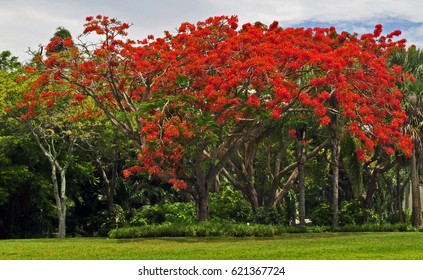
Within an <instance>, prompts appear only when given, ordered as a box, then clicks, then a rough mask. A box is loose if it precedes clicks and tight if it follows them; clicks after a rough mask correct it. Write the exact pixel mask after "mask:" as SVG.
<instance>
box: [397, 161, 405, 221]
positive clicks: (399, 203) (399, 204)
mask: <svg viewBox="0 0 423 280" xmlns="http://www.w3.org/2000/svg"><path fill="white" fill-rule="evenodd" d="M396 157H398V154H396ZM396 177H397V185H396V189H397V201H396V204H397V211H398V219H399V220H398V221H399V222H400V223H404V215H403V212H404V211H403V209H402V199H403V195H402V193H403V192H402V187H401V172H400V165H399V163H398V161H397V168H396Z"/></svg>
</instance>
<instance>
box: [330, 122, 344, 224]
mask: <svg viewBox="0 0 423 280" xmlns="http://www.w3.org/2000/svg"><path fill="white" fill-rule="evenodd" d="M337 126H338V121H337V117H336V116H334V117H333V118H332V121H331V124H330V130H331V131H330V132H331V169H332V178H331V185H332V216H333V217H332V219H333V220H332V226H333V227H334V228H337V227H338V226H339V158H340V153H341V141H340V139H339V135H338V129H337Z"/></svg>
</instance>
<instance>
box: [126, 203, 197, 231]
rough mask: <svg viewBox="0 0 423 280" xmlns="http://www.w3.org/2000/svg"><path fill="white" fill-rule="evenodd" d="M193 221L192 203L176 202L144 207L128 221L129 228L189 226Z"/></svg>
mask: <svg viewBox="0 0 423 280" xmlns="http://www.w3.org/2000/svg"><path fill="white" fill-rule="evenodd" d="M194 220H195V208H194V205H193V204H192V203H181V202H176V203H172V204H158V205H154V206H150V205H146V206H144V207H142V208H141V209H140V210H138V211H137V213H136V214H135V215H134V216H133V218H132V219H131V220H130V223H129V224H130V225H131V226H144V225H147V224H149V225H151V224H163V223H175V224H180V223H182V224H189V223H193V222H194Z"/></svg>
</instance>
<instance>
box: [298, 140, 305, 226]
mask: <svg viewBox="0 0 423 280" xmlns="http://www.w3.org/2000/svg"><path fill="white" fill-rule="evenodd" d="M302 138H303V139H301V140H304V137H302ZM297 161H298V208H299V209H298V211H299V218H300V225H305V208H306V202H305V161H306V150H305V147H304V144H303V143H301V142H300V143H298V147H297Z"/></svg>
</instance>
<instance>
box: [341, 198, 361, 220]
mask: <svg viewBox="0 0 423 280" xmlns="http://www.w3.org/2000/svg"><path fill="white" fill-rule="evenodd" d="M339 223H340V225H341V226H342V225H350V224H355V225H359V224H363V223H364V212H363V209H362V208H361V205H360V201H358V200H353V201H344V202H342V204H341V209H340V210H339Z"/></svg>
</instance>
